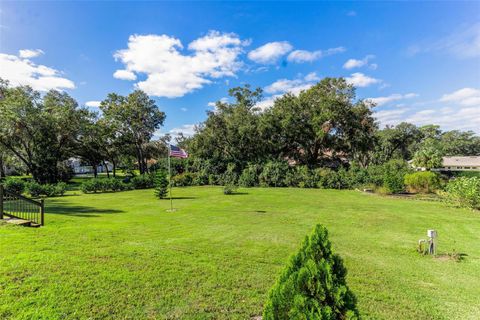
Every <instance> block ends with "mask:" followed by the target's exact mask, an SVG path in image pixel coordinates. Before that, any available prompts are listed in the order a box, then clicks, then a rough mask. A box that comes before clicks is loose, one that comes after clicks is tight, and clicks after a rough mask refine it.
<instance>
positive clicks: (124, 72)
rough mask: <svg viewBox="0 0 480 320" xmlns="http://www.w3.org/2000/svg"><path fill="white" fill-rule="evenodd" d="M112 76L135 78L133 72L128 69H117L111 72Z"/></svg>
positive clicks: (126, 78) (122, 78)
mask: <svg viewBox="0 0 480 320" xmlns="http://www.w3.org/2000/svg"><path fill="white" fill-rule="evenodd" d="M113 77H114V78H117V79H120V80H137V76H136V75H135V73H133V72H132V71H128V70H117V71H115V73H114V74H113Z"/></svg>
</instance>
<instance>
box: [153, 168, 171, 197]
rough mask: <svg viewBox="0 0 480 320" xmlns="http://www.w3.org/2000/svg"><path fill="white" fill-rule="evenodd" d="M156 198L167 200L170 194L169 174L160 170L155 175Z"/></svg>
mask: <svg viewBox="0 0 480 320" xmlns="http://www.w3.org/2000/svg"><path fill="white" fill-rule="evenodd" d="M154 182H155V196H156V197H157V198H159V199H163V198H165V196H166V195H167V193H168V179H167V173H166V172H165V171H164V170H160V171H158V172H157V173H156V175H155V180H154Z"/></svg>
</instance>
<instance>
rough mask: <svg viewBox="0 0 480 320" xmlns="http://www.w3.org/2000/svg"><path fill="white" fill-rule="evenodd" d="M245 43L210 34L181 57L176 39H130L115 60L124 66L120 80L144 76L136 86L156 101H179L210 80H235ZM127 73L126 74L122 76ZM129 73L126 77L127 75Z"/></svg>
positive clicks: (116, 54)
mask: <svg viewBox="0 0 480 320" xmlns="http://www.w3.org/2000/svg"><path fill="white" fill-rule="evenodd" d="M247 44H248V41H241V40H240V39H239V37H238V36H237V35H236V34H233V33H220V32H218V31H210V32H209V33H208V34H207V35H205V36H204V37H201V38H198V39H196V40H194V41H192V42H191V43H190V44H189V45H188V49H189V50H190V51H192V53H191V54H189V55H187V54H182V53H181V51H182V50H183V45H182V43H181V41H180V40H179V39H176V38H174V37H170V36H168V35H154V34H150V35H132V36H130V37H129V41H128V49H123V50H118V51H117V52H116V53H115V55H114V57H115V59H116V60H118V61H120V62H122V63H123V64H124V65H125V69H124V70H117V72H119V71H122V72H121V73H120V74H117V72H116V75H117V77H118V76H123V78H122V79H128V80H134V77H133V76H132V75H134V76H135V77H136V76H137V75H138V74H146V75H147V78H146V80H143V81H139V82H137V83H136V84H135V86H136V87H137V88H139V89H141V90H144V91H145V92H146V93H147V94H149V95H153V96H158V97H168V98H175V97H182V96H184V95H185V94H187V93H189V92H192V91H194V90H197V89H200V88H202V87H203V86H204V85H206V84H209V83H211V82H212V79H216V78H221V77H226V76H235V72H236V71H237V70H238V69H239V68H240V67H241V66H242V62H241V61H239V60H238V56H239V55H240V54H241V53H242V52H243V47H244V46H245V45H247ZM123 71H126V72H123ZM127 72H129V73H127Z"/></svg>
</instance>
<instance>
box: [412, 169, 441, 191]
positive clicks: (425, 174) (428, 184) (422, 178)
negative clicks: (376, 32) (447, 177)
mask: <svg viewBox="0 0 480 320" xmlns="http://www.w3.org/2000/svg"><path fill="white" fill-rule="evenodd" d="M405 185H406V186H407V190H408V191H409V192H420V193H430V192H433V191H435V190H438V189H439V188H440V177H439V176H438V174H437V173H435V172H431V171H419V172H414V173H410V174H407V175H405Z"/></svg>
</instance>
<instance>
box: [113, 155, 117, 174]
mask: <svg viewBox="0 0 480 320" xmlns="http://www.w3.org/2000/svg"><path fill="white" fill-rule="evenodd" d="M112 173H113V177H114V178H115V177H116V176H117V163H116V162H115V160H113V159H112Z"/></svg>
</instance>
